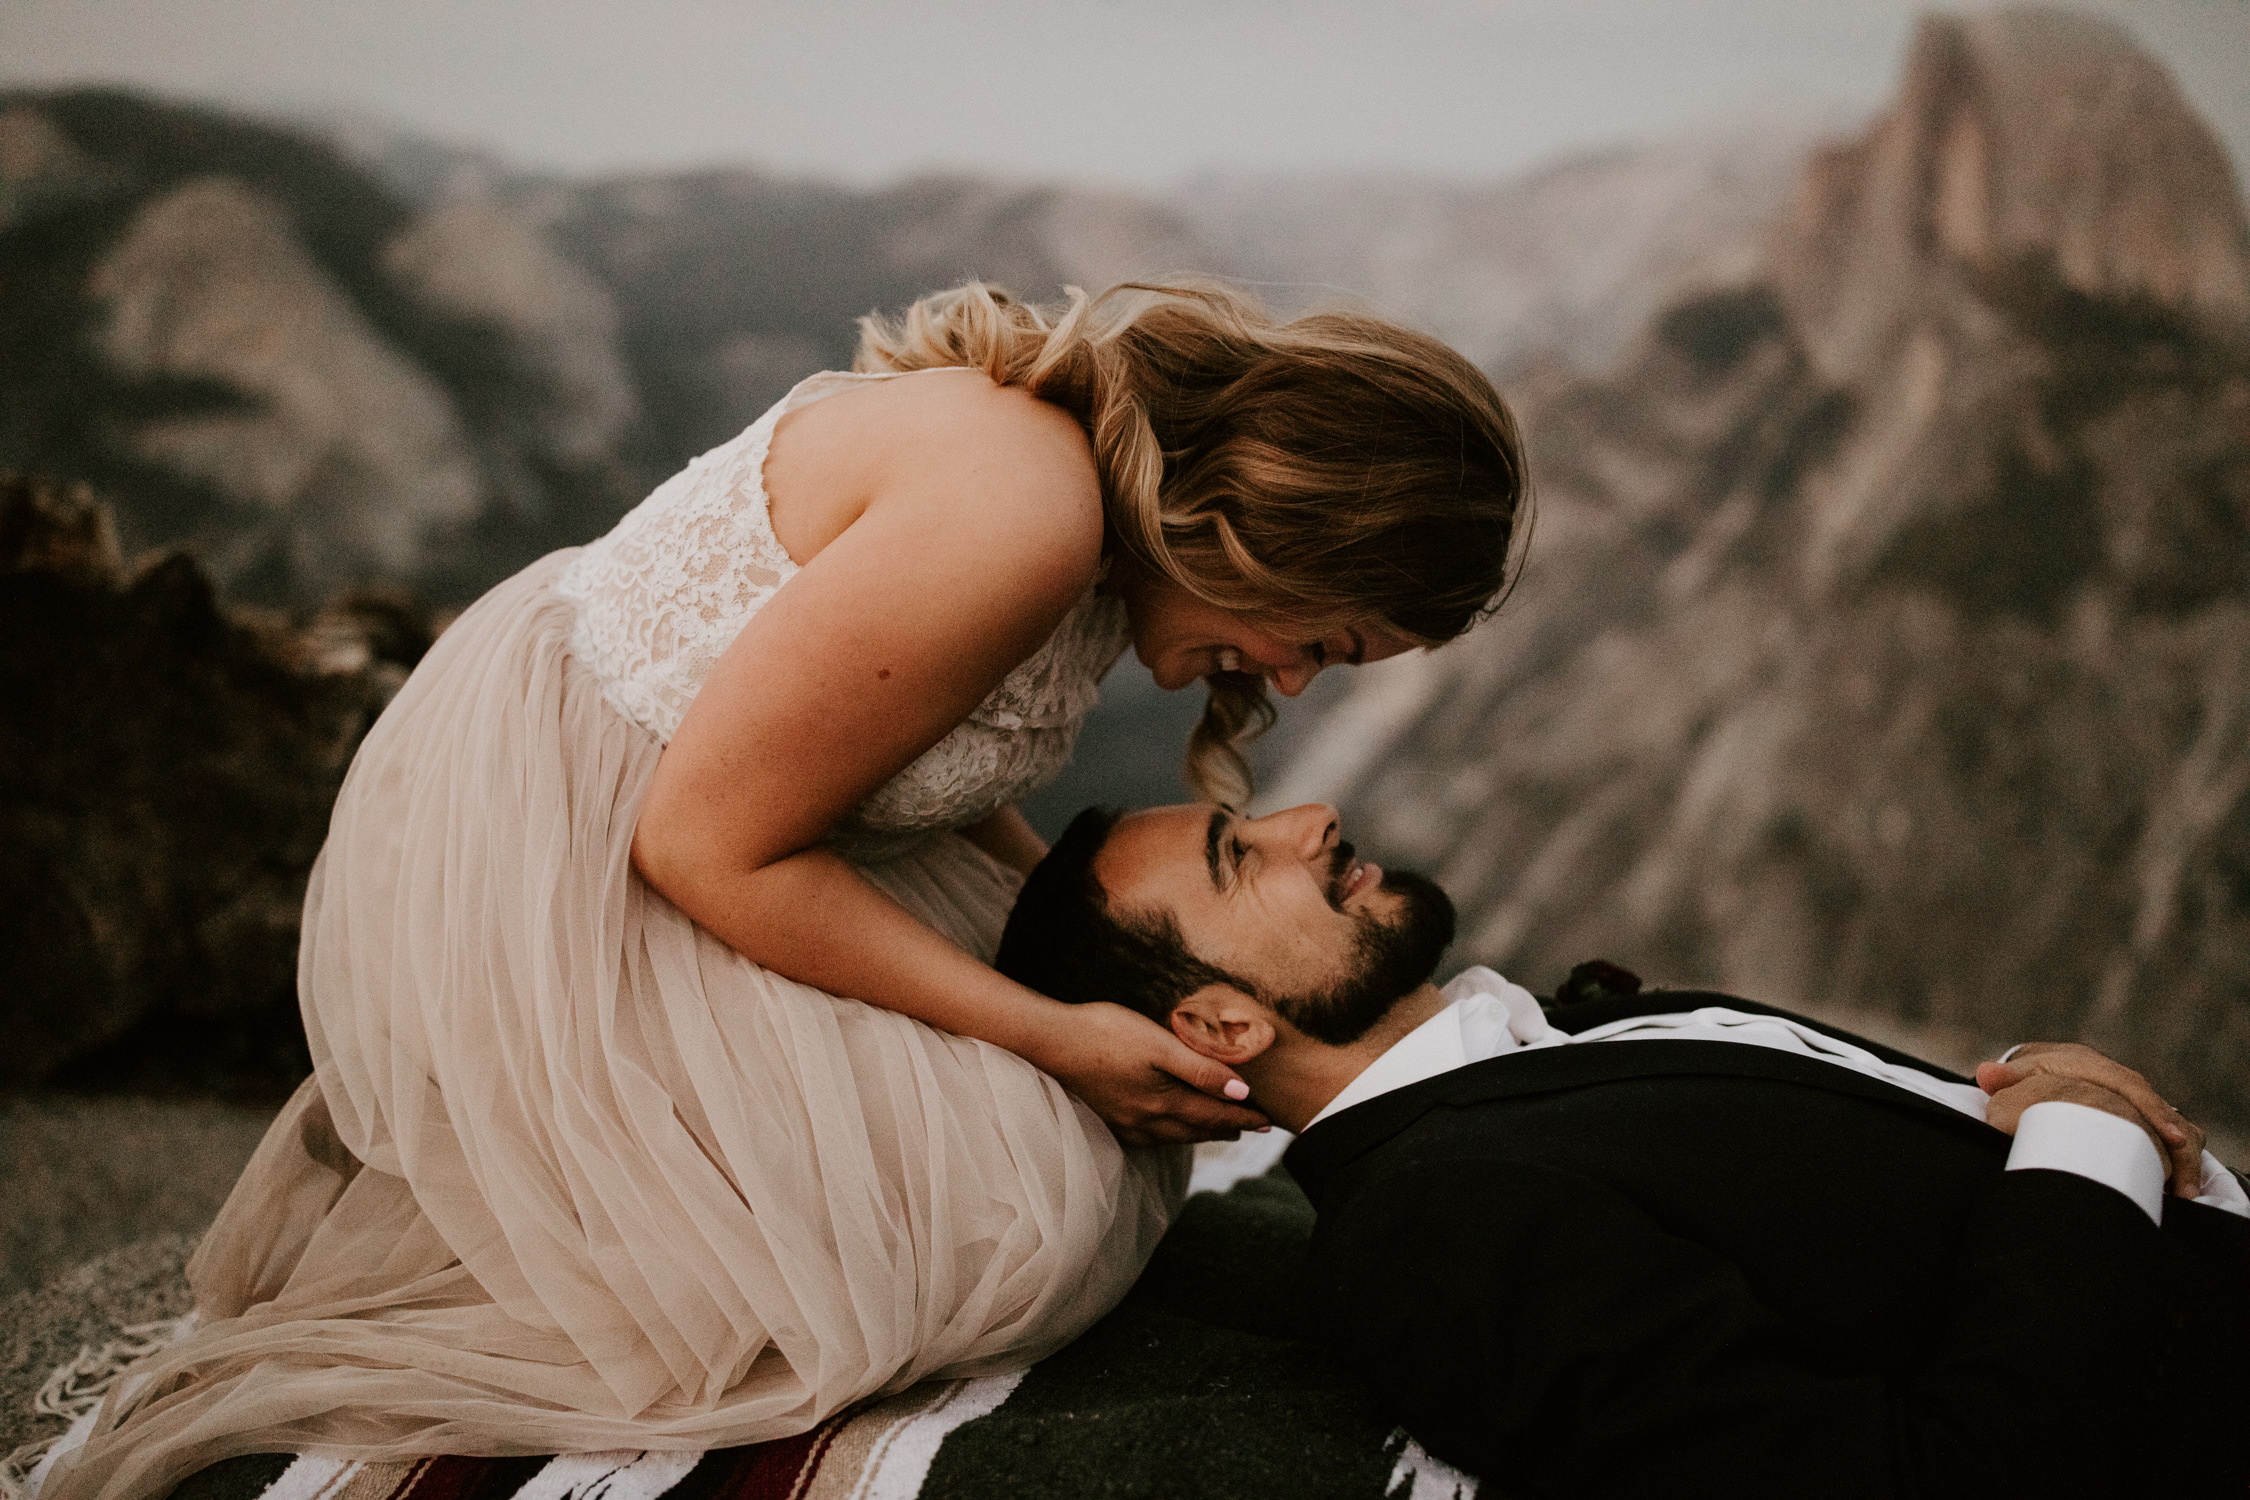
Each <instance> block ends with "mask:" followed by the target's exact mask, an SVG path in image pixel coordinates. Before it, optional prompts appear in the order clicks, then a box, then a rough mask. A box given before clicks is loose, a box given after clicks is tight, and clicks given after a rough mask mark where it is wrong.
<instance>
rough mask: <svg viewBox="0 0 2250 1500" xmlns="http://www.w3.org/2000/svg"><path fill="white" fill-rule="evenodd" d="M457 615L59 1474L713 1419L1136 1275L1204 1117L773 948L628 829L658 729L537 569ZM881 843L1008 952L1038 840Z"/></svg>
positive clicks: (997, 1339) (885, 870)
mask: <svg viewBox="0 0 2250 1500" xmlns="http://www.w3.org/2000/svg"><path fill="white" fill-rule="evenodd" d="M567 556H568V554H558V555H557V556H555V557H550V558H548V559H546V560H544V561H543V562H541V563H538V564H535V565H533V566H532V567H531V568H529V569H527V570H526V571H525V572H524V573H522V574H519V575H518V576H517V577H515V578H514V579H512V580H510V581H509V582H507V583H505V584H503V585H501V586H500V587H499V588H497V589H495V590H494V591H493V592H492V593H490V594H488V595H487V596H485V598H483V599H482V600H480V601H479V602H478V603H477V604H476V605H475V606H474V607H473V608H471V609H470V610H469V611H468V612H467V613H465V614H464V615H463V616H462V617H461V619H460V620H459V622H457V623H456V624H455V625H454V626H453V627H452V628H451V629H450V630H448V631H447V632H446V633H445V635H444V636H443V638H442V639H440V641H439V642H438V644H437V646H436V648H435V649H433V650H432V651H431V652H430V654H429V656H428V658H427V659H426V660H425V661H424V663H423V664H422V665H421V667H420V668H419V669H418V670H417V671H416V672H415V674H414V676H413V677H412V679H411V680H410V681H409V682H408V683H407V685H406V687H405V688H404V689H403V690H402V691H401V693H400V694H399V696H398V699H397V700H396V701H395V702H394V703H393V704H392V705H391V707H390V709H389V710H388V711H387V712H386V713H385V714H384V715H383V717H382V719H381V721H380V722H379V723H378V724H377V725H376V726H375V728H374V730H373V731H372V732H371V733H370V734H369V735H368V738H367V741H366V743H365V745H364V746H363V747H362V748H361V750H360V752H359V754H358V757H357V759H356V760H355V761H354V762H353V764H352V768H351V772H350V775H349V776H348V778H347V779H346V781H345V783H344V788H343V792H342V795H341V797H340V799H339V800H338V803H337V805H336V810H335V815H334V819H333V822H332V824H331V826H330V830H329V836H328V842H327V845H326V847H325V849H324V850H323V852H322V854H321V856H320V861H319V863H318V864H317V865H316V866H315V868H314V871H313V875H312V883H311V887H310V890H309V892H308V894H307V897H306V902H305V921H304V937H303V950H302V956H301V958H300V964H299V992H300V996H301V999H302V1003H303V1009H304V1017H305V1026H306V1030H307V1033H308V1036H309V1038H310V1041H311V1045H312V1054H313V1060H314V1068H315V1072H314V1076H313V1077H312V1078H311V1079H309V1080H308V1081H307V1082H306V1083H305V1085H304V1086H303V1087H302V1088H301V1089H299V1090H298V1092H297V1094H296V1096H295V1097H294V1098H293V1099H292V1100H291V1101H290V1103H289V1104H288V1106H287V1107H286V1108H285V1109H284V1110H283V1111H282V1113H281V1115H280V1117H279V1118H278V1119H277V1120H276V1121H275V1123H274V1125H273V1128H272V1129H271V1130H270V1131H269V1132H268V1133H267V1135H266V1137H265V1141H264V1143H263V1144H262V1145H261V1146H260V1147H259V1148H258V1152H257V1155H256V1156H255V1158H254V1159H253V1160H252V1161H251V1163H250V1165H249V1167H248V1169H247V1170H246V1171H245V1172H244V1174H243V1177H242V1180H241V1182H240V1184H239V1185H238V1186H237V1187H236V1188H235V1190H234V1193H233V1196H232V1197H230V1198H229V1199H228V1201H227V1204H226V1207H225V1208H224V1209H223V1210H222V1211H221V1213H220V1215H219V1218H218V1221H217V1222H216V1224H215V1225H214V1226H213V1227H212V1229H211V1231H210V1234H209V1236H208V1237H207V1238H206V1239H205V1240H204V1242H203V1244H202V1246H201V1248H200V1249H199V1250H198V1251H197V1253H196V1256H195V1258H194V1260H193V1261H192V1262H191V1263H190V1265H189V1279H190V1281H191V1283H192V1285H193V1287H194V1291H195V1299H196V1302H195V1305H196V1319H197V1326H196V1327H195V1330H194V1332H193V1333H192V1334H190V1335H189V1336H188V1337H187V1338H185V1339H184V1340H183V1341H182V1342H180V1343H179V1344H177V1345H175V1346H173V1347H172V1348H171V1349H169V1350H167V1351H165V1352H164V1353H162V1354H160V1355H158V1356H156V1357H154V1358H152V1359H150V1360H149V1361H147V1362H146V1363H144V1364H143V1365H142V1366H141V1367H140V1368H138V1369H137V1370H136V1371H135V1373H134V1378H133V1379H132V1380H131V1381H130V1382H129V1383H127V1385H125V1386H124V1387H121V1389H120V1391H119V1393H118V1395H116V1396H115V1397H113V1398H112V1399H111V1401H110V1402H109V1405H108V1406H107V1408H105V1410H104V1411H103V1413H102V1415H101V1417H100V1419H99V1420H98V1421H97V1423H96V1428H95V1432H94V1435H93V1436H92V1438H91V1439H90V1440H89V1441H88V1442H87V1443H86V1444H85V1446H84V1447H83V1448H81V1449H79V1450H77V1451H76V1452H74V1453H72V1454H70V1455H68V1456H66V1457H64V1458H62V1459H61V1460H60V1461H59V1462H58V1463H57V1465H56V1467H55V1470H54V1472H53V1473H52V1474H51V1475H50V1477H49V1481H48V1484H47V1486H46V1488H45V1495H46V1496H47V1497H49V1500H54V1497H60V1500H97V1497H99V1500H138V1497H143V1496H157V1495H161V1494H163V1493H164V1492H166V1491H167V1490H168V1489H169V1488H170V1487H171V1486H172V1485H173V1484H175V1483H176V1482H178V1481H179V1480H180V1479H181V1478H183V1477H185V1476H186V1475H188V1474H190V1473H192V1472H194V1471H195V1470H196V1469H199V1468H201V1467H203V1466H205V1465H207V1464H210V1463H213V1462H216V1461H218V1460H219V1459H222V1458H226V1457H230V1456H233V1455H235V1454H239V1453H248V1452H276V1451H289V1452H302V1453H315V1454H322V1455H328V1456H334V1457H343V1458H360V1459H395V1458H403V1457H408V1456H413V1455H419V1454H429V1453H471V1454H491V1455H498V1454H529V1453H553V1452H571V1451H599V1450H604V1449H616V1448H655V1449H689V1448H706V1447H716V1446H725V1445H732V1444H739V1443H747V1442H757V1441H763V1440H766V1439H770V1438H775V1437H782V1436H787V1435H790V1434H793V1433H796V1432H801V1431H803V1430H805V1429H807V1428H809V1427H811V1426H813V1425H815V1424H816V1423H818V1422H819V1421H820V1420H822V1419H823V1418H824V1417H826V1416H827V1415H829V1414H830V1413H832V1412H834V1411H836V1410H838V1409H839V1408H841V1407H843V1406H846V1405H848V1404H849V1403H851V1402H853V1401H856V1400H859V1399H861V1398H864V1397H868V1396H872V1395H875V1394H878V1393H882V1392H889V1391H895V1390H898V1389H900V1388H902V1387H904V1386H906V1385H908V1384H911V1383H912V1382H914V1381H917V1380H921V1379H926V1378H930V1377H936V1376H962V1375H973V1374H989V1373H995V1372H999V1371H1003V1370H1009V1369H1017V1368H1021V1367H1022V1366H1024V1365H1026V1364H1029V1363H1030V1362H1032V1361H1033V1360H1036V1359H1038V1358H1039V1357H1040V1356H1042V1355H1044V1354H1047V1353H1049V1352H1051V1351H1052V1350H1054V1349H1056V1348H1058V1347H1060V1346H1061V1345H1062V1344H1064V1343H1066V1342H1067V1341H1068V1340H1070V1339H1071V1338H1072V1337H1074V1336H1075V1335H1076V1334H1078V1333H1079V1332H1081V1331H1082V1330H1084V1329H1085V1328H1086V1327H1087V1325H1089V1324H1090V1323H1092V1322H1093V1321H1094V1320H1095V1319H1096V1318H1098V1317H1100V1316H1101V1315H1102V1313H1104V1312H1105V1311H1106V1310H1108V1308H1109V1307H1110V1306H1111V1305H1113V1304H1114V1303H1115V1302H1116V1300H1117V1299H1118V1298H1119V1297H1120V1296H1122V1295H1123V1294H1124V1292H1125V1290H1126V1288H1127V1287H1128V1286H1129V1285H1130V1284H1131V1282H1132V1280H1133V1278H1134V1277H1135V1276H1136V1275H1137V1274H1138V1272H1139V1270H1140V1268H1141V1266H1142V1264H1143V1262H1144V1261H1145V1260H1146V1259H1147V1257H1148V1254H1149V1252H1150V1251H1151V1250H1152V1249H1153V1248H1154V1246H1155V1243H1156V1240H1157V1239H1158V1237H1159V1236H1160V1235H1161V1234H1162V1233H1163V1230H1164V1227H1165V1225H1166V1223H1167V1222H1168V1219H1169V1217H1170V1214H1171V1212H1172V1211H1173V1210H1174V1209H1175V1208H1176V1207H1177V1205H1178V1202H1179V1197H1180V1194H1181V1193H1182V1192H1183V1191H1184V1189H1185V1184H1186V1156H1185V1153H1184V1152H1182V1151H1126V1150H1124V1149H1121V1148H1120V1147H1119V1146H1118V1144H1117V1142H1116V1140H1115V1139H1114V1138H1113V1137H1112V1136H1111V1135H1110V1133H1109V1132H1108V1131H1107V1130H1106V1129H1105V1128H1104V1127H1103V1126H1102V1125H1101V1123H1100V1121H1099V1120H1097V1119H1096V1118H1095V1117H1094V1116H1093V1114H1092V1113H1091V1112H1089V1111H1088V1110H1087V1109H1086V1108H1085V1106H1083V1105H1082V1104H1080V1103H1078V1102H1077V1101H1076V1100H1075V1099H1073V1098H1072V1097H1071V1096H1070V1095H1069V1094H1067V1093H1065V1092H1064V1091H1063V1089H1062V1088H1061V1087H1060V1086H1059V1085H1058V1084H1056V1083H1055V1082H1054V1080H1052V1079H1051V1078H1048V1077H1047V1076H1045V1075H1044V1074H1042V1073H1040V1072H1039V1071H1038V1070H1036V1069H1034V1068H1033V1067H1031V1066H1030V1065H1029V1064H1028V1063H1026V1062H1024V1061H1023V1060H1022V1059H1020V1058H1018V1057H1016V1056H1014V1055H1013V1054H1011V1053H1009V1052H1006V1051H1004V1050H1002V1049H1000V1048H997V1047H992V1046H989V1045H987V1044H985V1043H983V1042H978V1041H970V1040H965V1039H963V1038H959V1037H954V1036H948V1035H946V1034H944V1033H941V1032H938V1031H934V1030H932V1029H931V1028H929V1027H927V1026H924V1025H921V1024H920V1023H918V1022H915V1021H912V1020H909V1019H907V1018H906V1017H904V1016H900V1015H896V1014H893V1013H891V1012H889V1011H885V1010H882V1009H879V1008H877V1007H874V1006H871V1005H865V1004H861V1003H859V1002H857V1001H853V1000H848V999H839V998H836V997H834V996H831V995H828V994H825V993H823V992H821V991H819V990H816V989H813V988H810V987H809V986H806V985H802V984H797V983H794V982H793V981H791V980H788V979H784V978H782V977H780V976H779V975H776V974H773V973H770V972H768V971H766V970H764V969H762V968H760V967H759V966H757V965H756V964H753V963H751V962H750V961H749V960H747V959H745V958H743V957H741V956H740V955H739V954H737V953H735V952H734V951H733V950H731V949H729V948H727V947H726V946H725V945H724V944H722V943H720V942H719V941H718V940H717V939H715V938H713V937H711V936H709V935H708V934H706V933H705V932H704V931H703V930H702V929H700V928H698V927H697V926H696V925H695V924H694V923H692V922H690V921H689V920H688V919H687V918H686V917H684V916H682V915H681V914H680V913H679V912H678V911H677V910H676V909H675V908H673V907H672V906H671V905H670V904H669V903H668V902H666V901H665V900H664V899H663V898H662V897H661V896H659V895H657V894H656V893H654V892H653V891H651V890H650V889H648V887H647V886H645V885H644V884H643V883H642V882H641V880H640V879H639V877H638V876H637V875H636V874H635V873H634V872H633V870H632V867H631V864H630V862H629V860H628V857H627V852H628V845H629V842H630V840H631V837H632V830H633V820H634V814H635V810H636V808H637V807H638V805H639V801H640V798H641V795H642V793H643V790H644V789H645V788H646V787H647V785H648V782H649V777H650V775H651V773H652V772H653V771H654V769H655V766H656V762H657V754H658V746H657V744H656V742H655V741H654V740H653V739H652V738H651V737H650V736H649V735H648V734H647V732H646V731H644V730H642V729H641V728H640V727H638V726H637V725H635V724H634V723H632V722H631V721H630V720H628V719H626V718H624V717H623V716H621V715H620V714H618V713H617V712H616V711H615V710H614V709H612V708H611V707H610V706H609V705H608V704H607V703H605V702H604V701H603V700H602V697H601V694H600V690H599V686H598V684H597V683H596V682H595V680H594V679H593V678H592V677H591V676H590V675H589V674H588V673H587V672H586V670H585V669H584V668H583V667H582V666H581V665H580V664H579V663H578V662H577V660H576V659H575V658H574V657H572V656H571V655H570V653H569V651H568V648H567V645H566V640H567V637H568V634H569V629H570V624H571V616H570V607H569V606H568V605H567V604H565V603H563V602H562V601H560V600H557V599H556V598H555V597H554V596H553V595H552V594H551V593H550V591H549V588H548V583H549V580H550V579H551V578H552V577H553V576H554V574H555V572H556V571H557V570H558V569H559V567H560V566H561V564H562V562H564V561H565V560H567ZM868 873H869V875H870V876H871V877H872V878H873V879H874V880H875V882H876V883H877V884H878V885H880V886H882V887H883V888H884V889H885V890H887V891H888V892H889V893H890V894H891V895H892V896H893V897H895V898H896V899H897V900H898V901H900V902H901V903H903V904H904V905H905V906H906V907H907V908H908V909H909V910H911V911H913V912H914V913H915V914H916V915H918V916H920V917H921V918H923V919H924V920H925V921H927V922H929V923H930V924H931V925H932V926H934V927H936V928H937V929H938V930H939V931H941V932H943V933H945V934H947V935H948V936H949V937H951V938H952V939H953V940H954V941H956V942H958V943H959V944H961V946H962V947H964V948H966V949H968V950H969V951H970V952H972V953H975V954H977V955H979V956H980V957H986V958H989V957H990V955H991V952H992V949H993V947H994V945H995V944H996V943H997V941H998V936H999V930H1000V926H1001V924H1002V922H1003V921H1004V919H1005V917H1006V914H1007V910H1008V906H1009V903H1010V901H1011V900H1012V898H1013V895H1014V890H1015V885H1016V877H1015V876H1014V875H1013V874H1012V873H1011V872H1009V871H1007V870H1006V869H1004V868H1003V867H1002V866H1000V865H998V864H997V863H995V862H994V861H992V860H991V859H989V858H988V857H986V856H985V855H984V854H983V853H981V852H980V851H978V850H977V849H975V848H974V847H973V846H971V845H970V844H969V843H968V842H967V841H966V840H965V839H962V838H960V837H959V836H958V835H954V834H938V835H935V836H933V837H931V838H929V839H927V840H925V841H924V842H923V843H922V844H921V845H920V846H919V847H918V848H917V849H915V850H914V851H912V852H911V853H909V854H907V855H905V856H903V857H901V858H899V859H896V860H893V861H890V862H888V863H885V864H883V865H879V866H875V867H871V868H870V869H869V870H868Z"/></svg>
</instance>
